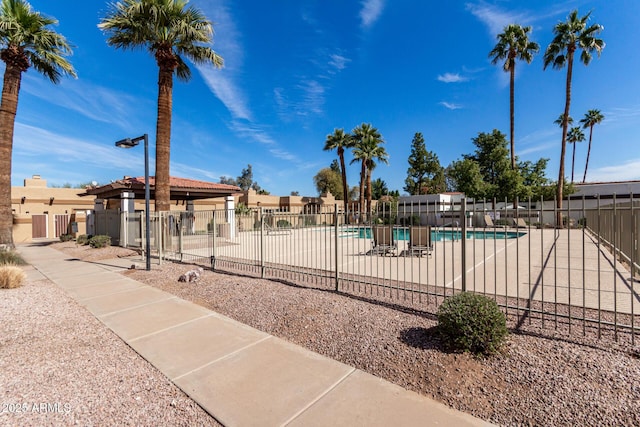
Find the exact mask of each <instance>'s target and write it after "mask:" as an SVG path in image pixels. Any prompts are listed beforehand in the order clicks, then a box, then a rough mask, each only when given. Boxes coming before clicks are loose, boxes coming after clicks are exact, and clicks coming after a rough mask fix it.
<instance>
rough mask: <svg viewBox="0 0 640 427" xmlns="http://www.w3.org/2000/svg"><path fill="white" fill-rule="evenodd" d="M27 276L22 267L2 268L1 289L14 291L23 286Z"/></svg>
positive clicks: (7, 266) (0, 271)
mask: <svg viewBox="0 0 640 427" xmlns="http://www.w3.org/2000/svg"><path fill="white" fill-rule="evenodd" d="M26 279H27V275H26V274H24V271H22V269H21V268H20V267H16V266H15V265H9V264H7V265H3V266H2V267H0V289H13V288H18V287H20V286H22V284H23V283H24V281H25V280H26Z"/></svg>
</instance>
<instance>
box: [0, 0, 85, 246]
mask: <svg viewBox="0 0 640 427" xmlns="http://www.w3.org/2000/svg"><path fill="white" fill-rule="evenodd" d="M57 23H58V21H57V20H56V19H54V18H50V17H47V16H44V15H42V14H40V13H39V12H36V11H34V10H32V9H31V5H30V4H29V3H27V2H26V1H24V0H2V3H0V59H2V61H4V63H5V69H4V84H3V86H2V101H1V102H2V104H1V105H0V245H7V246H9V247H13V236H12V234H13V213H12V211H11V153H12V151H13V130H14V126H15V120H16V112H17V110H18V95H19V93H20V84H21V82H22V73H24V72H25V71H27V70H28V69H29V68H31V67H33V69H35V70H36V71H37V72H38V73H40V74H42V75H44V76H45V77H47V78H48V79H49V80H50V81H51V82H52V83H59V82H60V79H61V78H62V77H63V76H65V75H68V76H72V77H75V76H76V73H75V71H74V69H73V66H72V65H71V63H69V62H68V61H67V60H66V59H65V56H68V55H71V48H70V45H69V44H68V43H67V40H66V39H65V38H64V37H63V36H62V35H60V34H58V33H56V32H55V31H53V30H52V29H51V28H50V27H51V26H52V25H56V24H57Z"/></svg>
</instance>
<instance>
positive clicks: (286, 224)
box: [276, 219, 291, 228]
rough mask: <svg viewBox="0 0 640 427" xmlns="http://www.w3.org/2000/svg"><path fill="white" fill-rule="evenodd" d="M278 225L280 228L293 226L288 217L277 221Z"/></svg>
mask: <svg viewBox="0 0 640 427" xmlns="http://www.w3.org/2000/svg"><path fill="white" fill-rule="evenodd" d="M276 227H278V228H291V223H290V222H289V221H287V220H286V219H279V220H278V222H277V223H276Z"/></svg>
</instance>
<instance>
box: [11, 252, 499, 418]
mask: <svg viewBox="0 0 640 427" xmlns="http://www.w3.org/2000/svg"><path fill="white" fill-rule="evenodd" d="M18 251H19V252H20V253H21V254H22V256H23V257H24V258H25V260H26V261H28V262H29V263H30V264H31V265H33V267H34V268H35V270H32V271H31V272H30V273H29V275H30V277H29V278H30V279H34V280H37V279H39V278H47V279H49V280H51V281H52V282H54V283H55V284H56V285H58V286H59V287H61V288H63V289H64V290H65V291H66V292H67V293H68V294H69V295H70V296H71V297H73V298H74V299H75V300H76V301H78V303H79V304H81V305H83V306H84V307H86V309H87V310H89V311H90V312H91V313H92V314H93V315H95V316H96V318H98V319H99V320H100V321H102V322H103V323H104V324H105V325H106V326H107V327H109V328H110V329H111V330H112V331H113V332H115V333H116V334H117V335H118V336H120V338H122V340H124V341H125V342H126V343H127V344H128V345H129V346H131V347H132V348H133V349H135V350H136V351H137V352H138V353H139V354H140V355H141V356H142V357H144V358H145V359H146V360H148V361H149V362H150V363H151V364H153V365H154V366H155V367H156V368H158V369H159V370H160V371H161V372H163V373H164V374H165V375H166V376H167V377H168V378H169V379H170V380H171V381H172V382H173V383H175V384H176V385H177V386H178V387H180V388H181V389H182V390H183V391H184V392H185V393H186V394H188V395H189V396H190V397H191V398H192V399H193V400H195V401H196V402H198V404H200V406H202V407H203V408H204V409H205V410H206V411H207V412H209V413H210V414H211V415H212V416H213V417H215V418H216V419H217V420H218V421H220V422H221V423H222V424H224V425H226V426H251V425H256V426H257V425H260V426H276V425H289V426H316V425H317V426H325V425H333V426H365V425H366V426H388V425H395V426H427V425H447V426H448V425H456V426H464V425H489V424H488V423H486V422H484V421H482V420H479V419H477V418H474V417H472V416H471V415H468V414H465V413H463V412H459V411H455V410H453V409H450V408H448V407H447V406H445V405H443V404H441V403H438V402H435V401H434V400H431V399H429V398H427V397H424V396H422V395H419V394H417V393H414V392H411V391H408V390H405V389H403V388H401V387H399V386H397V385H394V384H391V383H389V382H387V381H385V380H382V379H380V378H377V377H375V376H373V375H370V374H367V373H365V372H363V371H360V370H357V369H355V368H353V367H351V366H347V365H344V364H342V363H339V362H337V361H334V360H331V359H328V358H326V357H324V356H321V355H319V354H316V353H313V352H311V351H309V350H307V349H305V348H302V347H299V346H297V345H293V344H291V343H289V342H287V341H284V340H281V339H279V338H276V337H273V336H271V335H268V334H266V333H263V332H260V331H258V330H256V329H253V328H250V327H248V326H246V325H243V324H241V323H238V322H236V321H234V320H232V319H230V318H228V317H225V316H222V315H220V314H218V313H215V312H212V311H210V310H208V309H206V308H204V307H201V306H199V305H196V304H193V303H191V302H188V301H184V300H182V299H180V298H177V297H175V296H174V295H172V294H169V293H166V292H163V291H161V290H158V289H156V288H154V287H151V286H147V285H144V284H142V283H140V282H137V281H135V280H132V279H129V278H127V277H125V276H123V275H121V274H118V271H121V270H123V269H125V268H127V267H129V266H130V265H131V260H123V259H118V260H108V261H97V262H83V261H79V260H76V259H72V258H69V256H67V255H66V254H64V253H61V252H59V251H56V250H54V249H51V248H48V247H46V246H43V245H38V244H32V245H22V246H19V247H18Z"/></svg>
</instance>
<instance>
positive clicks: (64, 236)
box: [60, 234, 73, 242]
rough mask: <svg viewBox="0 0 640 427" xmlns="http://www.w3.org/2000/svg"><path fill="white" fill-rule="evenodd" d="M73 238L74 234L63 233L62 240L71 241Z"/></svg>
mask: <svg viewBox="0 0 640 427" xmlns="http://www.w3.org/2000/svg"><path fill="white" fill-rule="evenodd" d="M71 240H73V234H61V235H60V241H61V242H70V241H71Z"/></svg>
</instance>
